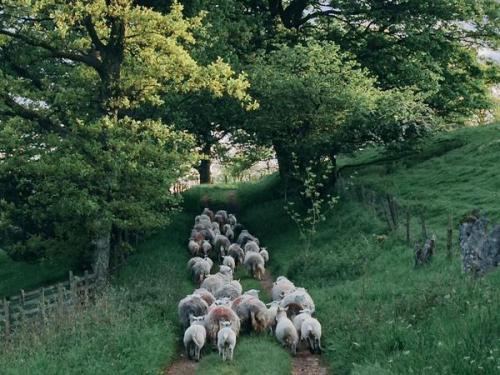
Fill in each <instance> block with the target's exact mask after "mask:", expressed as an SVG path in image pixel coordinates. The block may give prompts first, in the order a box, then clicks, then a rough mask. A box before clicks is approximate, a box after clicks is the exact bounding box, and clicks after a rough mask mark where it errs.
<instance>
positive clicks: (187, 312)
mask: <svg viewBox="0 0 500 375" xmlns="http://www.w3.org/2000/svg"><path fill="white" fill-rule="evenodd" d="M207 311H208V304H207V303H206V302H205V301H204V300H203V299H202V298H201V296H200V295H199V294H190V295H188V296H186V297H184V298H183V299H181V300H180V302H179V306H178V307H177V312H178V313H179V320H180V322H181V323H182V326H183V327H184V329H187V327H189V324H190V321H189V318H190V316H191V315H192V316H203V315H205V314H206V313H207Z"/></svg>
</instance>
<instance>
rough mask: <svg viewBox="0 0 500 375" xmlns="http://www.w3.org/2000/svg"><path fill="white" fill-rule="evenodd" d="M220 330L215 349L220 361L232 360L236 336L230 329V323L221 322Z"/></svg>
mask: <svg viewBox="0 0 500 375" xmlns="http://www.w3.org/2000/svg"><path fill="white" fill-rule="evenodd" d="M220 325H221V329H220V330H219V332H218V333H217V348H218V349H219V354H220V355H221V356H222V360H223V361H225V360H226V359H229V360H230V361H232V360H233V352H234V347H235V346H236V334H235V333H234V331H233V330H232V329H231V322H226V321H224V322H221V323H220Z"/></svg>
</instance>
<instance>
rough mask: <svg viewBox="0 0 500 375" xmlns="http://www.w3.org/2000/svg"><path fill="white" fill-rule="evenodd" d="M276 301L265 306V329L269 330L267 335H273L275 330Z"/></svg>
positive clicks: (277, 304) (277, 303)
mask: <svg viewBox="0 0 500 375" xmlns="http://www.w3.org/2000/svg"><path fill="white" fill-rule="evenodd" d="M279 305H280V304H279V302H278V301H272V302H271V303H268V304H266V306H267V324H268V325H267V328H269V333H271V334H274V331H275V330H276V314H277V313H278V306H279Z"/></svg>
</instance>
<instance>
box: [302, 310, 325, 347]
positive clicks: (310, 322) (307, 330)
mask: <svg viewBox="0 0 500 375" xmlns="http://www.w3.org/2000/svg"><path fill="white" fill-rule="evenodd" d="M300 331H301V336H300V337H301V340H302V341H305V342H306V343H307V346H308V347H309V350H310V351H311V353H312V354H314V353H317V354H320V353H321V324H320V322H319V321H318V320H317V319H315V318H313V317H311V316H308V317H306V318H305V320H304V321H303V322H302V325H301V328H300Z"/></svg>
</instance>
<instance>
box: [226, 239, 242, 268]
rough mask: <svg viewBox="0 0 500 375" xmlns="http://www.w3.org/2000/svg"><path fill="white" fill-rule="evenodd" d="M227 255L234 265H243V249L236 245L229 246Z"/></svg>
mask: <svg viewBox="0 0 500 375" xmlns="http://www.w3.org/2000/svg"><path fill="white" fill-rule="evenodd" d="M228 253H229V255H230V256H232V257H233V258H234V261H235V263H236V264H243V259H244V257H245V253H244V252H243V249H242V248H241V247H240V245H238V244H237V243H233V244H231V246H229V249H228Z"/></svg>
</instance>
